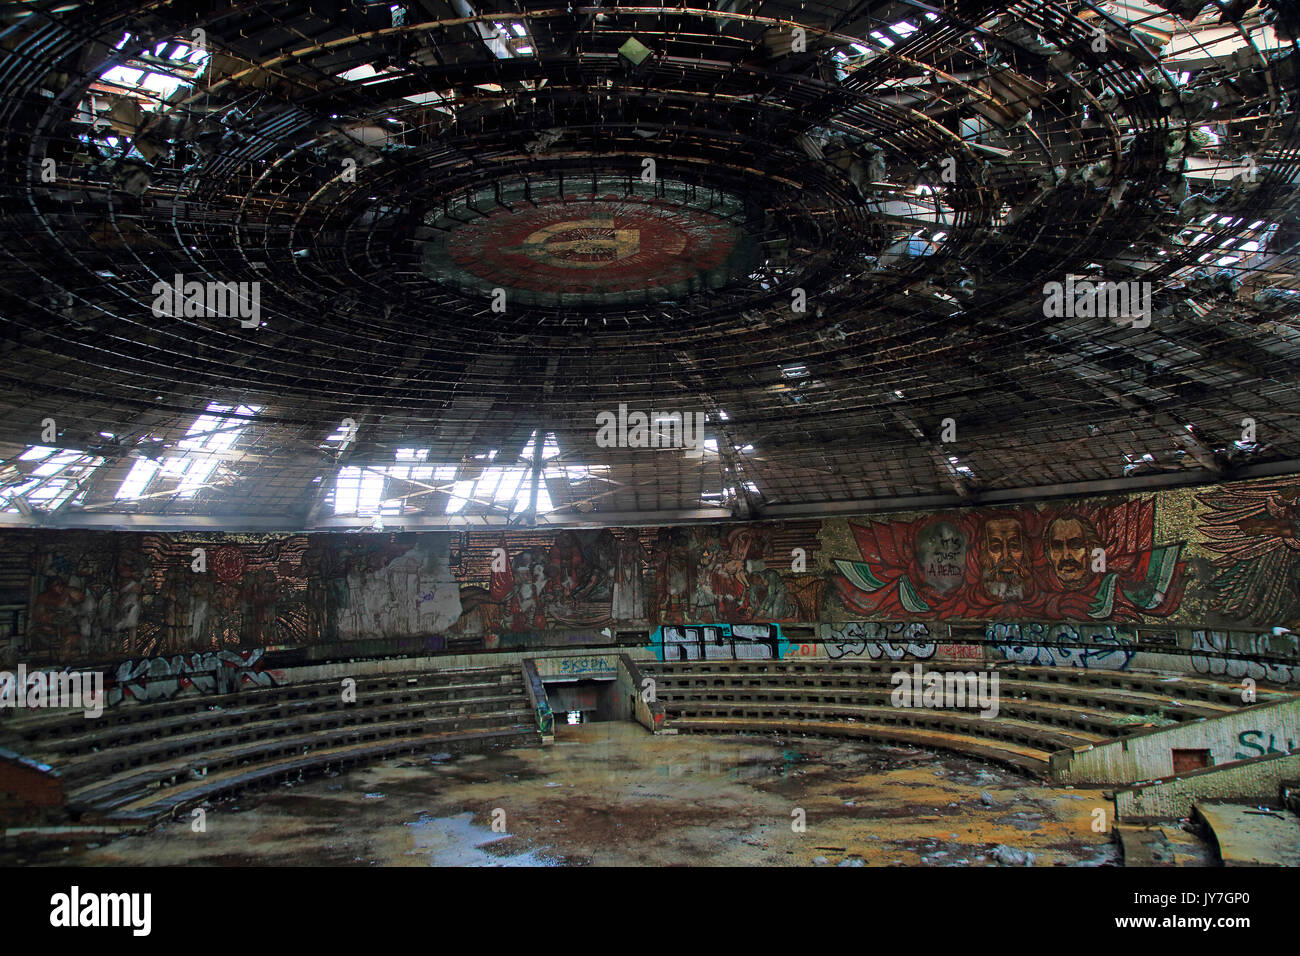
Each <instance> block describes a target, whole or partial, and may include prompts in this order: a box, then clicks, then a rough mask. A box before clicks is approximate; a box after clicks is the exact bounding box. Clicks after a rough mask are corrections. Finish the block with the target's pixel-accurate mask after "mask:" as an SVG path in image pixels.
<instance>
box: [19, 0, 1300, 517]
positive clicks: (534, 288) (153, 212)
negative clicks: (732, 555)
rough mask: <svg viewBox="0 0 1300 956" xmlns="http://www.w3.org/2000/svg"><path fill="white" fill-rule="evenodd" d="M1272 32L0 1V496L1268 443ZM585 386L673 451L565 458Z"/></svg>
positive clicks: (874, 14) (1178, 23) (813, 481)
mask: <svg viewBox="0 0 1300 956" xmlns="http://www.w3.org/2000/svg"><path fill="white" fill-rule="evenodd" d="M1298 33H1300V15H1298V14H1297V12H1296V10H1295V7H1294V5H1293V4H1290V3H1282V2H1275V3H1271V2H1270V3H1257V4H1251V3H1242V2H1236V0H1233V2H1226V0H1225V2H1218V0H1216V2H1202V0H1159V2H1157V0H1116V2H1105V3H1091V2H1063V0H1062V2H1057V0H1052V2H1041V0H1039V2H1019V3H1006V2H1002V3H990V2H976V0H956V2H945V3H933V2H932V3H922V2H857V3H848V2H845V3H798V4H796V3H771V2H758V3H749V2H745V0H719V2H716V3H710V4H703V5H695V6H689V5H688V6H677V7H656V6H632V5H627V4H616V3H604V4H593V5H582V4H577V5H570V6H563V5H561V6H555V5H549V4H541V3H537V4H533V3H513V4H510V3H504V2H501V0H497V2H495V3H492V4H484V3H482V2H474V0H453V2H451V3H443V2H436V0H429V2H424V0H421V2H408V3H396V4H390V3H364V2H325V0H310V2H296V3H295V2H284V3H247V4H238V5H228V4H216V3H182V2H154V3H142V2H117V0H97V2H95V3H93V4H92V3H70V2H60V3H56V2H33V3H23V4H10V5H6V6H5V8H4V10H3V13H0V128H3V131H4V142H5V151H4V154H3V157H2V160H0V161H2V162H3V171H2V174H0V177H2V178H0V188H3V208H2V214H3V217H4V229H3V234H2V235H0V250H2V251H3V257H4V266H3V268H2V269H0V328H3V330H4V343H5V353H6V354H5V357H4V362H3V365H2V366H0V377H2V378H3V389H2V390H0V400H2V401H3V404H4V408H3V415H0V459H3V464H0V512H3V514H2V515H0V521H5V522H9V523H21V524H31V523H37V524H48V525H52V526H58V525H85V526H129V527H160V528H161V527H201V526H204V524H205V522H211V523H214V524H219V525H221V526H224V527H237V526H246V527H249V528H263V527H264V528H293V529H298V528H328V527H365V526H373V525H374V524H390V525H394V526H407V527H443V526H448V525H452V526H454V525H459V524H465V523H471V524H534V523H536V524H548V523H549V524H619V523H636V522H643V523H651V522H668V521H679V520H701V519H725V518H744V517H755V516H766V517H774V518H776V517H794V516H801V515H810V514H824V513H832V512H852V511H867V510H872V509H879V508H891V507H901V506H907V505H913V504H914V505H922V504H925V505H935V504H942V503H957V502H994V501H999V500H1009V499H1013V498H1016V497H1024V496H1027V495H1028V496H1035V495H1038V496H1046V495H1053V494H1064V493H1080V492H1086V491H1090V490H1097V491H1102V490H1112V489H1116V488H1127V487H1142V486H1152V485H1160V484H1179V483H1191V482H1200V481H1209V480H1217V479H1221V478H1225V477H1230V476H1237V477H1241V476H1249V475H1253V474H1267V473H1276V472H1280V471H1294V470H1296V461H1295V460H1296V459H1297V458H1300V454H1298V452H1300V389H1297V387H1296V385H1297V379H1298V378H1300V371H1298V368H1300V365H1298V364H1297V360H1298V359H1300V283H1298V282H1297V279H1296V275H1295V272H1296V270H1295V264H1296V259H1295V251H1294V250H1295V248H1296V244H1297V242H1298V241H1300V229H1298V227H1297V204H1296V197H1295V191H1296V183H1297V174H1298V171H1300V156H1298V155H1297V149H1296V146H1297V137H1296V126H1295V123H1296V115H1295V108H1296V98H1297V95H1298V94H1300V90H1298V89H1297V86H1298V83H1297V74H1296V66H1297V62H1300V61H1298V60H1297V58H1296V52H1297V50H1296V37H1297V34H1298ZM1095 283H1106V284H1107V285H1105V286H1103V287H1102V289H1101V293H1100V295H1096V296H1093V295H1091V291H1092V290H1095V289H1096V286H1095V285H1094V284H1095ZM1054 290H1055V291H1054ZM1062 290H1065V291H1064V292H1062ZM1062 295H1063V296H1064V299H1065V300H1068V302H1064V301H1063V298H1062ZM1107 296H1109V299H1108V298H1107ZM1094 306H1095V307H1094ZM620 408H623V410H624V413H625V412H626V411H627V410H640V411H643V412H645V413H646V414H647V416H648V417H649V419H650V420H651V421H658V420H666V419H670V418H671V417H672V416H673V415H679V416H685V415H694V414H699V415H702V416H703V420H704V422H705V438H706V441H705V442H704V445H703V447H702V449H698V451H699V452H701V453H699V454H692V453H691V451H692V449H689V448H679V447H669V448H655V447H651V448H641V447H634V446H635V443H634V442H621V443H616V444H615V446H614V447H606V445H608V444H609V443H608V442H602V441H600V440H599V437H598V429H597V422H598V421H599V417H600V416H601V415H602V414H606V413H612V414H620Z"/></svg>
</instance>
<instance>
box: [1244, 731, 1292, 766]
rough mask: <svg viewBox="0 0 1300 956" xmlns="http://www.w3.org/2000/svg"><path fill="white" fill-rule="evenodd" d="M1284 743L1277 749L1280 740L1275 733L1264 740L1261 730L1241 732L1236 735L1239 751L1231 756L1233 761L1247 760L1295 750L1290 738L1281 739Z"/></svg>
mask: <svg viewBox="0 0 1300 956" xmlns="http://www.w3.org/2000/svg"><path fill="white" fill-rule="evenodd" d="M1283 740H1285V741H1286V746H1285V747H1279V746H1278V744H1280V743H1282V740H1279V739H1278V736H1277V734H1276V733H1270V734H1269V735H1268V740H1267V742H1265V740H1264V731H1262V730H1243V731H1242V732H1241V733H1239V734H1237V746H1238V747H1240V748H1241V749H1240V750H1238V751H1237V752H1236V753H1235V754H1233V755H1232V759H1233V760H1249V759H1251V758H1252V757H1266V756H1268V755H1269V754H1284V753H1290V752H1291V751H1293V750H1295V749H1296V746H1295V741H1294V740H1291V739H1290V738H1283Z"/></svg>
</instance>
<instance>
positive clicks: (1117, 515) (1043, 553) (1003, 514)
mask: <svg viewBox="0 0 1300 956" xmlns="http://www.w3.org/2000/svg"><path fill="white" fill-rule="evenodd" d="M1155 509H1156V503H1155V499H1154V498H1133V499H1127V500H1122V501H1119V502H1112V503H1108V504H1097V503H1083V504H1079V505H1076V506H1073V507H1070V508H1057V507H1052V508H1034V507H1023V508H1015V509H1006V510H996V511H972V512H953V513H952V514H947V515H927V516H924V517H921V518H916V519H911V520H891V521H873V522H870V523H864V524H859V523H854V522H850V523H849V530H850V531H851V532H852V537H853V540H854V542H855V544H856V546H857V550H858V552H859V553H858V555H857V556H855V557H853V558H850V559H836V560H835V562H834V563H835V567H836V569H837V570H838V571H839V575H838V576H837V577H836V579H835V583H836V586H837V588H838V591H839V597H840V599H841V601H842V602H843V604H844V607H845V608H846V610H847V611H848V613H850V614H864V615H873V616H878V617H885V618H892V619H899V618H902V619H908V618H913V617H917V616H922V617H927V618H937V619H951V620H998V621H1001V620H1015V619H1033V620H1046V621H1052V620H1075V621H1086V620H1099V621H1140V620H1143V619H1144V618H1146V617H1148V616H1155V617H1163V616H1167V615H1169V614H1172V613H1173V612H1174V611H1176V610H1177V609H1178V606H1179V602H1180V601H1181V598H1182V592H1183V587H1184V574H1185V567H1184V563H1183V562H1182V561H1181V560H1180V549H1181V546H1180V545H1178V544H1161V545H1158V544H1156V543H1155V540H1154V534H1155Z"/></svg>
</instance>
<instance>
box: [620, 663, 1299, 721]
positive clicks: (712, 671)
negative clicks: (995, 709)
mask: <svg viewBox="0 0 1300 956" xmlns="http://www.w3.org/2000/svg"><path fill="white" fill-rule="evenodd" d="M918 663H919V664H921V665H922V666H923V667H924V669H925V670H926V671H927V672H928V671H939V672H944V673H947V672H952V671H960V672H963V673H965V672H970V671H975V672H979V671H982V670H993V669H995V670H996V671H997V673H998V675H999V681H1000V683H1002V684H1003V685H1004V686H1005V685H1006V684H1007V683H1008V682H1010V681H1023V682H1027V683H1030V684H1032V685H1033V686H1034V687H1035V688H1038V697H1039V699H1044V700H1046V699H1058V700H1061V701H1062V702H1068V700H1069V698H1068V697H1067V696H1065V694H1066V693H1067V691H1066V690H1063V691H1062V692H1061V695H1060V696H1058V697H1056V698H1051V697H1049V696H1048V693H1049V692H1048V690H1047V688H1049V687H1051V686H1057V687H1060V688H1064V689H1077V690H1079V691H1085V690H1088V689H1094V690H1103V691H1107V692H1111V693H1113V692H1129V693H1136V694H1147V695H1150V694H1154V695H1157V696H1158V697H1163V698H1166V699H1168V700H1174V699H1177V700H1178V701H1180V702H1181V704H1182V706H1184V707H1186V706H1189V702H1202V703H1206V704H1212V705H1219V710H1218V712H1222V709H1223V708H1227V709H1236V708H1237V707H1239V706H1240V705H1241V688H1240V685H1239V683H1238V682H1237V681H1235V680H1229V681H1224V680H1216V679H1213V678H1205V677H1199V676H1192V675H1187V674H1177V675H1169V674H1156V673H1149V672H1145V671H1109V670H1098V669H1091V670H1089V669H1086V668H1079V667H1038V666H1032V665H1024V664H998V665H994V666H992V667H990V666H988V665H984V664H982V663H978V662H966V661H939V660H926V661H916V660H902V661H894V660H880V661H876V660H871V661H844V660H840V661H774V660H722V661H669V662H654V661H651V662H646V663H645V664H643V665H642V669H643V670H645V671H646V672H647V673H651V672H654V671H655V670H656V669H658V668H665V667H667V668H671V669H672V670H671V673H672V674H673V676H674V679H676V680H679V681H682V682H684V683H687V682H689V685H690V686H694V687H705V686H709V685H710V684H713V685H716V686H737V685H739V684H740V682H742V681H750V682H751V683H750V684H749V686H753V687H761V686H766V685H768V684H770V683H771V681H770V680H769V679H768V678H769V677H770V676H772V675H779V676H781V677H782V678H792V679H793V678H797V679H799V680H800V681H801V682H803V686H820V687H858V686H861V685H862V683H863V681H864V680H867V681H871V680H878V681H882V682H883V683H885V684H886V685H887V684H888V683H889V678H890V676H891V675H893V674H894V673H895V672H896V671H899V670H910V668H911V667H912V666H913V665H914V664H918ZM1291 696H1294V694H1293V692H1291V691H1288V690H1285V689H1281V688H1268V687H1265V686H1262V685H1261V686H1260V687H1259V688H1258V702H1259V703H1269V702H1272V701H1274V700H1284V699H1287V698H1289V697H1291ZM1198 716H1202V715H1198Z"/></svg>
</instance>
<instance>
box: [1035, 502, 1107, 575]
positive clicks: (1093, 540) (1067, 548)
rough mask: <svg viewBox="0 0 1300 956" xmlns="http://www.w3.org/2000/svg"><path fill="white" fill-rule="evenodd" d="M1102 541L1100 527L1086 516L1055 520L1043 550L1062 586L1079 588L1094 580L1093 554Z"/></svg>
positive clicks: (1049, 528)
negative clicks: (1098, 534)
mask: <svg viewBox="0 0 1300 956" xmlns="http://www.w3.org/2000/svg"><path fill="white" fill-rule="evenodd" d="M1098 544H1099V538H1098V537H1097V532H1096V530H1095V529H1094V528H1093V527H1092V525H1091V524H1090V523H1089V522H1088V521H1086V520H1085V519H1083V518H1080V517H1077V516H1076V515H1062V516H1061V517H1059V518H1055V519H1053V520H1052V522H1051V524H1049V525H1048V526H1047V531H1046V533H1045V534H1044V535H1043V551H1044V553H1045V554H1046V555H1047V563H1048V566H1049V567H1051V569H1052V574H1054V575H1056V580H1057V581H1059V582H1060V584H1061V587H1063V588H1065V589H1066V590H1067V591H1078V590H1081V589H1083V588H1084V587H1086V586H1087V585H1088V584H1089V583H1090V582H1091V581H1092V579H1093V572H1092V568H1091V566H1090V564H1089V555H1090V553H1091V551H1092V549H1093V548H1094V547H1096V546H1097V545H1098Z"/></svg>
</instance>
